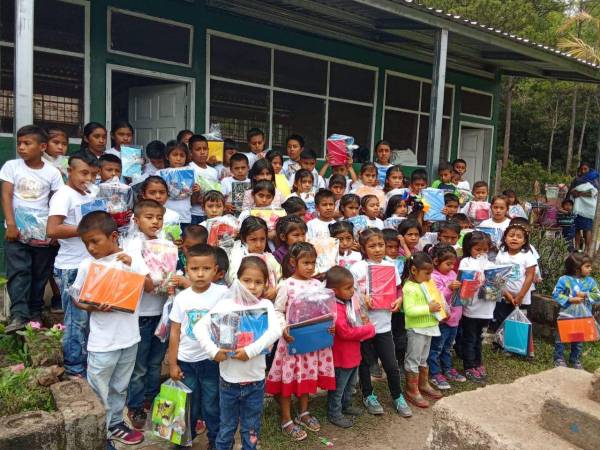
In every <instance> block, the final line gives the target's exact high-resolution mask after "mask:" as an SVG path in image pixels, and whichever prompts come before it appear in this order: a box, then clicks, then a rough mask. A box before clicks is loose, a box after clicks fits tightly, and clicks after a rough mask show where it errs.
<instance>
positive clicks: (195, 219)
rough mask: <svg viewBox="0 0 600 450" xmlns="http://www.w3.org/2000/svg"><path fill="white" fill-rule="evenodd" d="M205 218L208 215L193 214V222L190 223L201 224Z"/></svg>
mask: <svg viewBox="0 0 600 450" xmlns="http://www.w3.org/2000/svg"><path fill="white" fill-rule="evenodd" d="M205 220H206V216H194V215H192V222H191V223H190V225H200V224H201V223H202V222H204V221H205Z"/></svg>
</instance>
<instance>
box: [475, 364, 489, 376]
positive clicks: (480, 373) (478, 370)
mask: <svg viewBox="0 0 600 450" xmlns="http://www.w3.org/2000/svg"><path fill="white" fill-rule="evenodd" d="M477 372H479V375H481V378H483V379H486V378H487V376H488V375H487V370H485V367H483V366H479V367H478V368H477Z"/></svg>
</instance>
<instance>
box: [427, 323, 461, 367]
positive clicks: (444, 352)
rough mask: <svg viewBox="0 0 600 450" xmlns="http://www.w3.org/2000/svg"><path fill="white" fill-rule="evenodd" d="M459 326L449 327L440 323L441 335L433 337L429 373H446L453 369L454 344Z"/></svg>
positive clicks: (428, 362) (428, 359)
mask: <svg viewBox="0 0 600 450" xmlns="http://www.w3.org/2000/svg"><path fill="white" fill-rule="evenodd" d="M457 331H458V327H449V326H448V325H445V324H443V323H441V324H440V333H441V336H434V337H432V338H431V348H430V350H429V358H427V365H428V366H429V373H430V374H431V375H432V376H433V375H437V374H438V373H446V372H448V371H449V370H450V369H452V346H453V345H454V338H455V337H456V332H457Z"/></svg>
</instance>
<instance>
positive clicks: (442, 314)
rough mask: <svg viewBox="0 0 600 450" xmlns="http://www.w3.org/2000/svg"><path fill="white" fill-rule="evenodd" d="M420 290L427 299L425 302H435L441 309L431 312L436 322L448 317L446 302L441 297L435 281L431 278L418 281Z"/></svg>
mask: <svg viewBox="0 0 600 450" xmlns="http://www.w3.org/2000/svg"><path fill="white" fill-rule="evenodd" d="M420 286H421V290H422V291H423V294H425V298H426V299H427V303H428V304H429V303H431V302H436V303H437V304H438V305H440V306H441V309H440V310H439V311H438V312H434V313H432V314H433V316H434V317H435V318H436V319H437V321H438V322H441V321H442V320H446V319H447V318H448V304H447V303H446V301H445V300H444V298H443V297H442V294H441V293H440V291H439V289H438V288H437V287H436V285H435V282H434V281H433V280H429V281H425V282H423V283H420Z"/></svg>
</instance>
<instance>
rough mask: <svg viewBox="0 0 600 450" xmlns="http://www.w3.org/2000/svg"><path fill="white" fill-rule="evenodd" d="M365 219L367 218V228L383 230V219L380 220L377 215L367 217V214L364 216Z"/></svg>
mask: <svg viewBox="0 0 600 450" xmlns="http://www.w3.org/2000/svg"><path fill="white" fill-rule="evenodd" d="M365 219H367V227H368V228H378V229H380V230H383V220H381V219H380V218H379V217H375V218H374V219H369V218H368V217H367V216H365Z"/></svg>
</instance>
